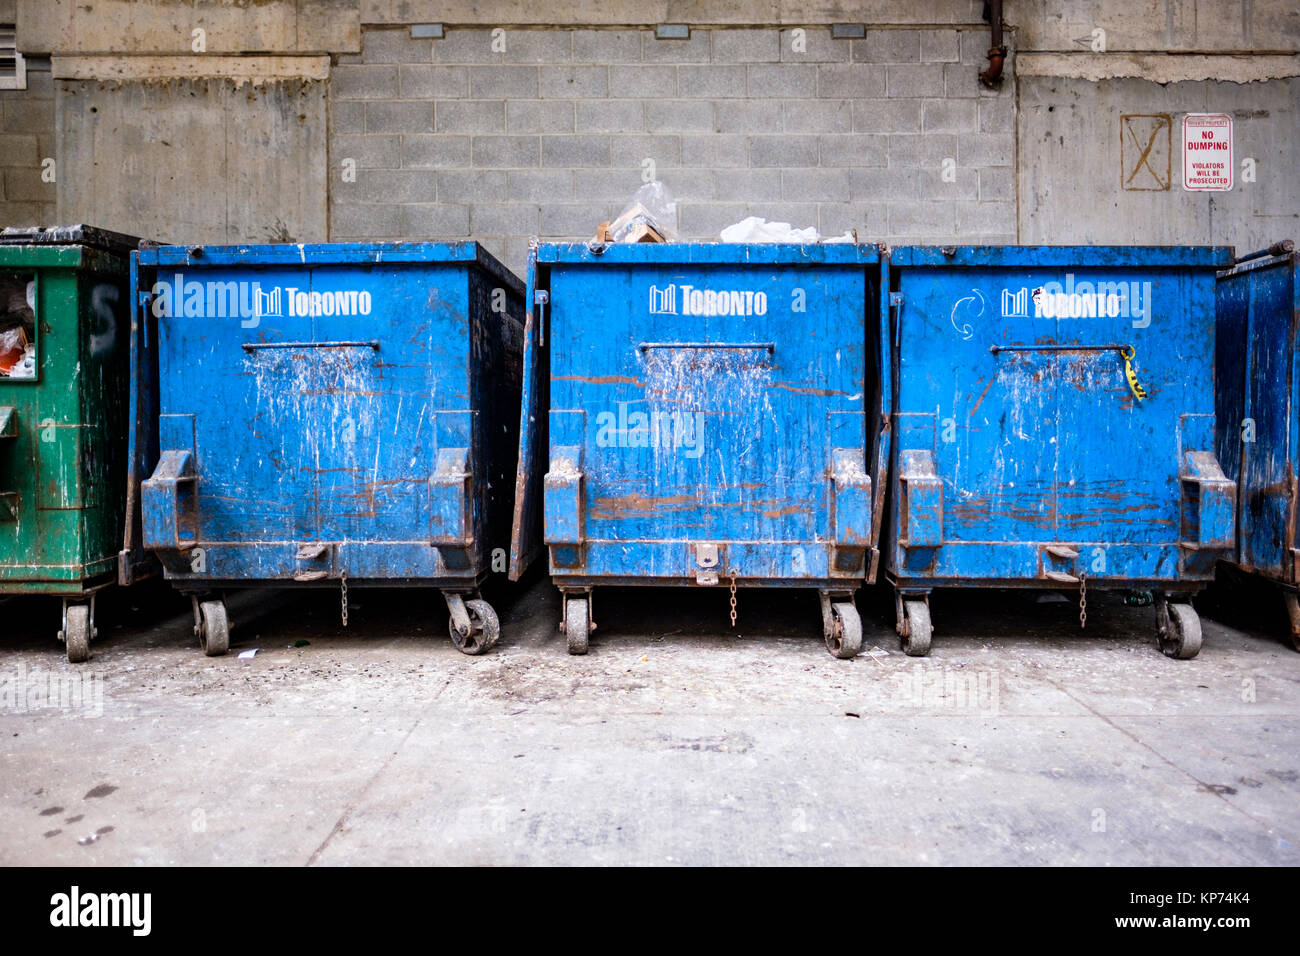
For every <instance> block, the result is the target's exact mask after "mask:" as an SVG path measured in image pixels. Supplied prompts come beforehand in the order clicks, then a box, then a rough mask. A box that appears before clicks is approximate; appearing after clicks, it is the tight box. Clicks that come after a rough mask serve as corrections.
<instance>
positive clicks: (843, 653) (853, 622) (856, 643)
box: [825, 602, 862, 660]
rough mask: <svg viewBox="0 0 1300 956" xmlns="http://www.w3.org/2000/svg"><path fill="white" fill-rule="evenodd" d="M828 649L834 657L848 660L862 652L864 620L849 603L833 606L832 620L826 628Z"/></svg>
mask: <svg viewBox="0 0 1300 956" xmlns="http://www.w3.org/2000/svg"><path fill="white" fill-rule="evenodd" d="M825 636H826V649H827V650H828V651H830V652H831V656H832V657H838V658H839V659H840V660H848V659H849V658H850V657H857V656H858V652H859V651H861V650H862V618H861V617H860V616H859V615H858V609H857V608H856V607H854V606H853V605H852V604H849V603H848V602H843V603H839V604H832V605H831V620H830V622H829V626H828V627H827V628H826V635H825Z"/></svg>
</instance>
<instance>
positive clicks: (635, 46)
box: [329, 27, 1016, 268]
mask: <svg viewBox="0 0 1300 956" xmlns="http://www.w3.org/2000/svg"><path fill="white" fill-rule="evenodd" d="M803 39H804V43H803V44H802V46H803V51H802V52H799V51H798V50H797V49H796V46H797V44H796V34H795V33H794V32H793V31H792V30H789V29H786V30H780V29H777V28H770V29H693V30H692V31H691V36H690V38H689V39H687V40H659V39H656V37H655V34H654V31H653V30H638V29H609V30H586V29H564V28H551V29H505V30H504V31H503V32H502V33H498V34H497V35H496V36H495V38H494V36H493V33H492V31H490V30H487V29H449V30H448V31H447V34H446V36H445V37H444V38H442V39H436V40H429V39H413V38H412V37H411V36H410V31H409V30H407V29H405V28H399V29H383V28H367V29H365V30H364V31H363V34H362V52H361V53H360V54H358V55H349V56H343V57H340V59H339V63H338V65H337V66H336V67H335V69H334V71H333V75H332V81H331V88H330V109H329V113H330V120H329V143H330V169H331V172H330V190H331V196H330V232H331V238H332V239H340V240H348V239H388V238H411V237H435V238H465V237H473V238H475V239H480V240H482V241H484V242H485V244H486V245H487V246H488V247H489V248H491V249H492V250H493V251H494V252H496V253H498V254H499V255H501V256H502V257H503V258H504V259H505V261H506V262H507V264H509V265H511V266H512V267H514V268H522V266H523V263H524V261H525V258H526V243H527V237H528V236H529V235H541V236H543V237H546V238H568V239H586V238H590V236H591V235H592V234H593V232H594V230H595V227H596V225H597V224H598V223H599V222H601V221H602V220H604V219H608V218H611V217H612V216H614V215H617V214H618V212H619V211H620V210H621V209H622V207H623V206H624V205H625V204H626V202H627V201H628V200H629V198H630V197H631V195H632V193H633V192H634V191H635V190H636V189H637V187H638V186H640V185H641V184H642V181H643V178H646V177H648V176H650V175H654V176H657V177H658V178H659V179H661V180H662V181H663V182H664V183H665V184H667V186H668V187H669V189H670V190H671V192H672V193H673V195H674V196H675V198H676V199H677V201H678V207H679V217H680V220H679V221H680V228H681V231H682V233H683V234H684V235H685V236H686V237H687V238H692V239H710V238H716V237H717V235H718V231H719V230H720V229H722V228H723V227H724V226H727V225H729V224H731V223H733V222H736V221H737V220H739V219H742V218H744V217H745V216H749V215H758V216H765V217H767V218H768V219H776V220H785V221H789V222H791V223H792V224H793V225H795V226H809V225H812V226H816V227H817V228H818V229H819V230H821V231H822V233H824V234H838V233H841V232H843V231H844V230H846V229H856V230H857V231H858V235H859V237H860V238H861V239H863V240H869V241H874V240H883V241H888V242H900V241H923V242H945V243H946V242H956V241H958V239H959V238H960V239H961V240H962V241H966V242H1014V241H1015V238H1016V208H1015V177H1014V169H1013V167H1014V162H1015V122H1016V118H1015V102H1014V100H1015V97H1014V90H1013V85H1012V84H1010V83H1008V84H1006V85H1005V86H1004V87H1003V89H1001V90H1000V91H996V92H995V91H991V90H987V89H984V88H983V87H982V86H981V85H980V84H979V82H978V79H977V73H978V71H979V69H980V68H981V67H982V66H983V65H984V63H985V59H984V55H985V53H986V52H987V50H988V42H989V36H988V32H987V30H986V29H984V30H976V29H952V28H947V29H872V30H869V31H868V32H867V35H866V37H865V38H864V39H856V40H837V39H832V37H831V31H830V29H829V27H819V28H813V27H810V28H807V29H806V30H805V31H804V36H803ZM494 40H495V49H494ZM502 47H504V49H502Z"/></svg>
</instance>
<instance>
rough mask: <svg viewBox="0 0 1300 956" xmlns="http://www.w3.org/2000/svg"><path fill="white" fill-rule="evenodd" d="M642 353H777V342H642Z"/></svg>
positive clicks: (640, 346)
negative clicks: (653, 350)
mask: <svg viewBox="0 0 1300 956" xmlns="http://www.w3.org/2000/svg"><path fill="white" fill-rule="evenodd" d="M638 348H640V349H641V351H642V352H648V351H650V349H764V350H765V351H768V352H775V351H776V343H775V342H642V343H641V344H640V345H639V346H638Z"/></svg>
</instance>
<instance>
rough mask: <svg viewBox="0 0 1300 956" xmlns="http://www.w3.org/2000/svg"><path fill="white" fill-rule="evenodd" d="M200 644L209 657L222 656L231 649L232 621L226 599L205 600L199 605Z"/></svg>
mask: <svg viewBox="0 0 1300 956" xmlns="http://www.w3.org/2000/svg"><path fill="white" fill-rule="evenodd" d="M199 646H201V647H202V648H203V653H204V654H207V655H208V657H220V656H221V655H222V654H224V653H226V651H228V650H230V622H229V621H228V620H227V619H226V603H225V602H224V601H204V602H203V603H202V604H200V605H199Z"/></svg>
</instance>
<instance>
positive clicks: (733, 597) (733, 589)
mask: <svg viewBox="0 0 1300 956" xmlns="http://www.w3.org/2000/svg"><path fill="white" fill-rule="evenodd" d="M731 626H732V627H735V626H736V572H735V570H732V572H731Z"/></svg>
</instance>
